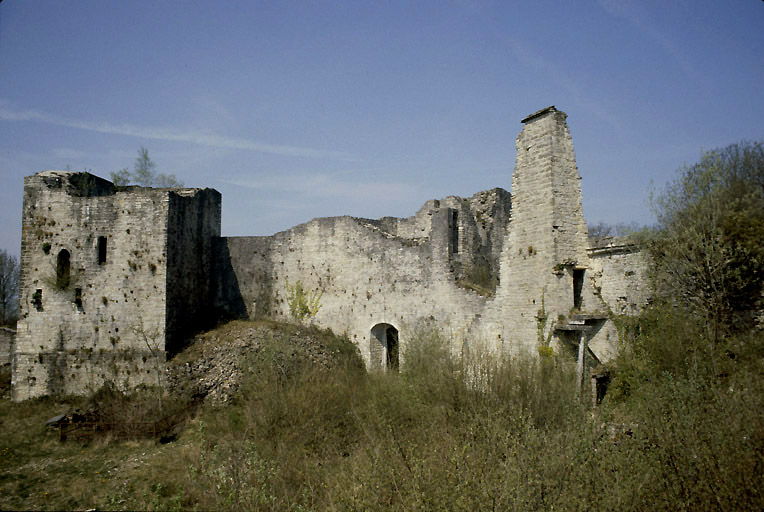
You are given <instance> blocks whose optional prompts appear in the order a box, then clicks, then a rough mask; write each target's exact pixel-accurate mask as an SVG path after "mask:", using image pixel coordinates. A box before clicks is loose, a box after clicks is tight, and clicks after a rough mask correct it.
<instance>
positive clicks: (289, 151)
mask: <svg viewBox="0 0 764 512" xmlns="http://www.w3.org/2000/svg"><path fill="white" fill-rule="evenodd" d="M0 120H4V121H36V122H40V123H45V124H50V125H54V126H63V127H67V128H77V129H80V130H88V131H92V132H97V133H107V134H113V135H126V136H128V137H139V138H144V139H153V140H164V141H174V142H189V143H191V144H197V145H200V146H210V147H216V148H225V149H242V150H247V151H255V152H258V153H269V154H274V155H281V156H292V157H305V158H333V159H338V160H347V161H353V160H356V158H355V157H354V156H353V155H351V154H349V153H346V152H344V151H332V150H325V149H312V148H304V147H299V146H288V145H279V144H265V143H262V142H257V141H253V140H249V139H242V138H236V137H224V136H221V135H215V134H209V133H199V132H193V131H182V130H177V129H174V128H162V127H143V126H136V125H131V124H112V123H104V122H94V121H81V120H77V119H70V118H65V117H60V116H57V115H54V114H49V113H46V112H40V111H37V110H22V111H19V110H14V109H12V108H10V107H9V106H8V105H7V104H3V103H2V102H0Z"/></svg>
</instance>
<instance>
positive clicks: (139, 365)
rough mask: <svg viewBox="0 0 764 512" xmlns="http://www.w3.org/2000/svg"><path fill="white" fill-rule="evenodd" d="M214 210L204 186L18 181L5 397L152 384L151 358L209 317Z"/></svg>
mask: <svg viewBox="0 0 764 512" xmlns="http://www.w3.org/2000/svg"><path fill="white" fill-rule="evenodd" d="M220 204H221V197H220V193H219V192H217V191H216V190H213V189H185V188H184V189H153V188H144V187H115V186H114V185H113V184H112V183H111V182H109V181H107V180H104V179H101V178H98V177H97V176H93V175H91V174H88V173H79V172H64V171H45V172H41V173H38V174H35V175H33V176H28V177H26V178H25V179H24V204H23V212H22V241H21V280H20V290H19V303H20V310H19V321H18V325H17V329H18V334H17V341H16V348H15V353H14V356H13V377H12V386H13V391H12V398H13V399H14V400H24V399H26V398H31V397H35V396H40V395H45V394H83V393H87V392H90V391H94V390H96V389H97V388H99V387H100V386H101V385H103V384H104V383H105V382H107V381H109V382H111V383H113V384H115V385H116V386H118V387H120V388H128V387H133V386H136V385H139V384H156V382H157V380H156V379H157V374H156V372H157V371H158V369H159V368H160V367H161V365H158V364H155V363H157V362H160V361H164V360H165V358H166V354H167V353H168V352H172V351H174V350H177V349H178V348H179V346H180V344H181V343H182V341H183V339H184V337H185V336H186V334H187V333H188V332H189V331H190V330H193V329H196V328H198V327H200V326H202V325H203V324H204V322H205V321H206V320H207V319H208V312H209V310H210V307H209V302H210V299H209V297H210V293H209V289H210V278H209V271H208V269H209V268H210V265H211V258H212V252H211V244H212V239H213V238H214V237H219V236H220Z"/></svg>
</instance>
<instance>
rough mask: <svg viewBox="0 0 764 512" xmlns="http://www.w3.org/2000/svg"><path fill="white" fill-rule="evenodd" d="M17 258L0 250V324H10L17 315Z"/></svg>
mask: <svg viewBox="0 0 764 512" xmlns="http://www.w3.org/2000/svg"><path fill="white" fill-rule="evenodd" d="M18 297H19V260H18V259H17V258H16V257H15V256H13V255H11V254H8V251H6V250H5V249H2V250H0V325H11V324H13V323H14V322H15V321H16V317H17V315H18V306H19V303H18Z"/></svg>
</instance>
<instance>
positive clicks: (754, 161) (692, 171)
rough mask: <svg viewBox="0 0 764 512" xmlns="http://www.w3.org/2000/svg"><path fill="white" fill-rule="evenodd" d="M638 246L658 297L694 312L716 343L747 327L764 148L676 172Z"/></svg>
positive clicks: (734, 148) (762, 248) (760, 289)
mask: <svg viewBox="0 0 764 512" xmlns="http://www.w3.org/2000/svg"><path fill="white" fill-rule="evenodd" d="M653 206H654V209H655V212H656V215H657V218H658V224H657V226H656V229H655V230H653V232H652V233H648V236H647V237H646V239H645V240H644V242H645V246H646V247H647V250H648V252H649V254H650V256H651V257H652V260H653V265H652V266H651V269H652V278H653V282H654V284H655V286H656V290H657V292H658V294H659V295H660V296H662V297H665V298H666V299H667V300H669V301H673V302H675V303H677V304H680V305H682V306H683V307H684V308H685V309H686V311H689V312H690V313H692V314H697V315H698V316H699V317H700V318H701V319H702V320H703V321H705V322H706V323H707V325H708V329H709V336H710V337H711V338H712V339H713V340H714V341H717V340H719V339H720V338H721V337H723V336H724V335H725V334H726V333H730V332H743V331H746V330H748V329H750V328H752V327H753V326H754V324H755V321H756V317H757V314H760V312H761V310H762V304H761V300H762V296H763V295H762V294H763V293H764V245H762V244H761V240H762V239H764V146H763V145H762V143H741V144H733V145H731V146H728V147H726V148H723V149H718V150H714V151H709V152H707V153H705V154H704V155H703V156H702V158H701V159H700V161H699V162H698V163H696V164H694V165H692V166H690V167H686V166H685V167H683V168H681V169H680V170H679V171H678V176H677V178H676V179H675V180H674V181H673V182H671V183H669V184H668V185H667V186H666V188H665V189H664V190H663V191H661V192H660V193H657V194H654V196H653Z"/></svg>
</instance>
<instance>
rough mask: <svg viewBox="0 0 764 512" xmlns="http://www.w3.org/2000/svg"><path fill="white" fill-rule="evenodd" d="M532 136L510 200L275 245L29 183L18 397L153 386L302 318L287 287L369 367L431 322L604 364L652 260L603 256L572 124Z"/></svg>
mask: <svg viewBox="0 0 764 512" xmlns="http://www.w3.org/2000/svg"><path fill="white" fill-rule="evenodd" d="M523 124H524V128H523V130H522V132H521V133H520V135H519V136H518V138H517V141H516V146H517V162H516V166H515V172H514V175H513V180H512V194H511V195H510V194H509V193H508V192H507V191H505V190H503V189H501V188H495V189H492V190H488V191H485V192H480V193H478V194H476V195H474V196H473V197H471V198H459V197H455V196H449V197H447V198H444V199H440V200H431V201H428V202H427V203H425V205H424V206H423V207H422V208H421V209H420V210H419V211H418V212H417V213H416V214H415V215H413V216H412V217H409V218H403V219H400V218H393V217H384V218H382V219H361V218H355V217H333V218H321V219H314V220H312V221H310V222H308V223H306V224H302V225H299V226H296V227H294V228H291V229H289V230H287V231H283V232H280V233H277V234H275V235H272V236H259V237H220V201H221V198H220V194H219V193H218V192H217V191H215V190H211V189H150V188H141V187H126V188H117V187H114V186H113V184H111V183H110V182H108V181H106V180H102V179H100V178H97V177H95V176H92V175H89V174H87V173H71V172H62V171H45V172H42V173H38V174H36V175H34V176H30V177H27V178H26V179H25V184H24V207H23V208H24V211H23V233H22V259H21V266H22V278H21V293H20V302H21V308H20V311H21V319H20V320H19V323H18V334H17V340H16V344H15V349H14V355H13V363H14V364H13V398H14V399H15V400H21V399H25V398H29V397H33V396H39V395H43V394H50V393H86V392H88V391H91V390H94V389H96V388H97V387H98V386H100V385H102V384H103V383H104V382H106V381H110V382H113V383H115V384H117V385H118V386H122V387H125V388H127V387H131V386H135V385H137V384H141V383H149V384H150V383H155V382H157V381H156V379H157V373H156V372H157V371H159V369H160V367H161V363H162V362H163V361H164V359H165V357H167V355H170V356H171V355H172V354H173V353H174V352H176V351H178V350H179V349H181V348H182V346H183V343H184V340H185V339H188V335H189V334H190V333H191V332H193V331H194V330H196V329H200V328H202V327H204V326H206V325H208V324H209V323H210V322H212V321H215V320H216V319H221V318H226V317H234V318H241V317H244V318H255V319H256V318H266V317H267V318H276V319H287V318H289V316H290V310H289V305H288V290H287V283H290V284H295V283H298V282H299V283H300V284H301V285H302V286H303V287H304V288H305V289H307V290H311V291H315V293H317V294H318V293H320V294H321V295H320V296H321V299H320V309H319V310H318V312H317V314H316V315H315V317H314V318H313V319H311V321H312V322H314V323H315V324H316V325H318V326H320V327H327V328H331V329H332V330H333V331H335V332H337V333H346V334H347V335H348V336H349V337H350V339H351V340H352V341H354V342H355V343H356V344H357V346H358V348H359V351H360V353H361V355H362V356H363V358H364V360H365V361H366V363H367V366H368V367H369V368H370V369H384V368H386V367H389V366H391V365H394V364H397V357H398V350H400V354H401V357H402V358H404V359H405V351H406V344H407V340H408V339H409V337H410V336H411V335H412V332H414V331H415V330H416V329H417V328H420V327H421V326H422V325H425V326H426V327H427V328H436V329H438V330H440V331H441V332H442V333H444V334H445V335H447V336H448V338H449V339H450V340H452V348H453V350H455V351H460V350H461V351H464V350H473V349H475V348H477V347H478V346H481V347H484V348H485V349H488V350H495V351H503V352H508V353H513V354H516V353H520V352H523V351H525V352H528V351H530V352H533V351H535V350H537V349H538V348H539V347H540V346H549V347H551V348H554V349H556V350H557V351H558V352H562V353H570V354H571V356H572V357H578V358H579V362H580V364H584V362H583V361H585V360H586V359H587V358H588V359H589V360H590V361H594V362H596V361H605V360H607V359H608V358H610V357H612V356H613V355H614V353H615V350H616V349H617V332H616V330H615V327H614V325H613V324H612V322H610V321H609V320H608V315H609V314H613V313H615V314H622V313H626V314H630V313H634V312H636V311H638V309H639V307H640V305H641V304H642V303H644V301H645V295H644V292H643V287H642V286H641V278H642V273H643V264H642V261H641V256H640V253H639V251H638V250H637V248H636V247H634V246H632V245H629V244H628V243H626V242H613V241H610V242H608V243H605V244H602V243H600V244H599V245H597V244H595V245H591V244H590V242H589V240H588V237H587V229H586V222H585V221H584V217H583V210H582V206H581V186H580V181H581V177H580V175H579V174H578V169H577V166H576V161H575V154H574V151H573V143H572V140H571V136H570V132H569V130H568V127H567V124H566V115H565V114H564V113H563V112H560V111H558V110H557V109H555V108H554V107H548V108H546V109H542V110H540V111H538V112H536V113H535V114H532V115H531V116H528V117H527V118H525V119H524V120H523ZM393 356H394V357H393Z"/></svg>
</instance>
